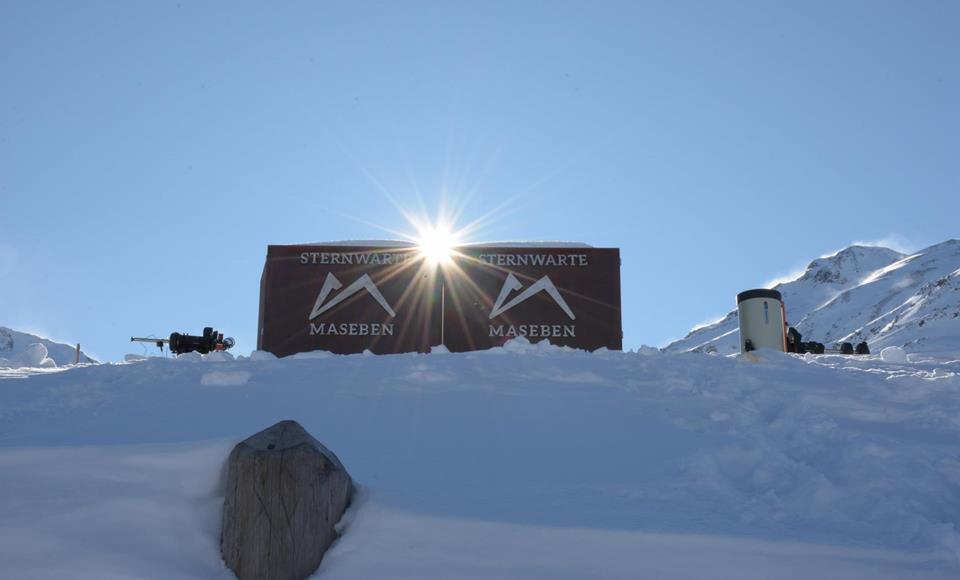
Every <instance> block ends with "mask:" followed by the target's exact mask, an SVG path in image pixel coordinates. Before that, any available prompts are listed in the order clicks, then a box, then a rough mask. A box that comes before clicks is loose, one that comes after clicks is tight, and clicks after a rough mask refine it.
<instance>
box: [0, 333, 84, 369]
mask: <svg viewBox="0 0 960 580" xmlns="http://www.w3.org/2000/svg"><path fill="white" fill-rule="evenodd" d="M41 354H42V356H40V355H41ZM76 356H77V354H76V346H75V345H74V346H71V345H68V344H61V343H58V342H54V341H52V340H49V339H47V338H43V337H41V336H37V335H35V334H29V333H26V332H20V331H17V330H13V329H12V328H7V327H5V326H0V368H4V369H15V368H20V367H36V368H53V367H56V366H63V365H70V364H73V363H74V361H75V360H76ZM80 362H81V363H95V362H96V361H95V360H93V359H91V358H90V357H88V356H87V355H86V354H84V353H83V352H81V353H80Z"/></svg>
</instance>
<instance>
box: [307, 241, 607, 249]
mask: <svg viewBox="0 0 960 580" xmlns="http://www.w3.org/2000/svg"><path fill="white" fill-rule="evenodd" d="M299 245H304V246H331V247H335V246H344V247H361V248H415V247H416V246H417V243H416V242H415V241H412V240H337V241H334V242H309V243H306V244H299ZM457 247H459V248H592V247H593V246H591V245H589V244H585V243H583V242H547V241H543V242H536V241H533V242H477V243H469V242H467V243H463V244H458V245H457Z"/></svg>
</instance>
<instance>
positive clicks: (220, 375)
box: [200, 371, 250, 387]
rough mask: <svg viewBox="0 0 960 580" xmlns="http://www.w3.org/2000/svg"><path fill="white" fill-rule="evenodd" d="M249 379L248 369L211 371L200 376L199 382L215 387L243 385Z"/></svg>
mask: <svg viewBox="0 0 960 580" xmlns="http://www.w3.org/2000/svg"><path fill="white" fill-rule="evenodd" d="M249 380H250V372H249V371H212V372H209V373H204V375H203V376H202V377H200V384H201V385H207V386H215V387H234V386H237V385H245V384H247V382H248V381H249Z"/></svg>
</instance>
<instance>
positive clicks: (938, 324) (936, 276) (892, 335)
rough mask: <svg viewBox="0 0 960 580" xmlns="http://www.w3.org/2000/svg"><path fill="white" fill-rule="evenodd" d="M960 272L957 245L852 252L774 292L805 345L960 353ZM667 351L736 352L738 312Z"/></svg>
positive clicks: (814, 265)
mask: <svg viewBox="0 0 960 580" xmlns="http://www.w3.org/2000/svg"><path fill="white" fill-rule="evenodd" d="M958 269H960V242H958V241H957V240H949V241H946V242H943V243H940V244H937V245H934V246H931V247H929V248H926V249H924V250H921V251H919V252H917V253H915V254H912V255H910V256H905V255H903V254H900V253H898V252H895V251H893V250H890V249H887V248H879V247H863V246H851V247H849V248H847V249H845V250H843V251H841V252H838V253H837V254H834V255H832V256H828V257H825V258H820V259H817V260H814V261H813V262H811V263H810V265H809V266H808V267H807V269H806V271H805V272H804V273H803V275H801V276H800V277H799V278H797V279H795V280H792V281H789V282H785V283H781V284H778V285H776V286H774V288H776V289H777V290H779V291H780V292H781V293H782V294H783V298H784V303H785V304H786V309H787V319H788V321H789V323H790V324H791V325H792V326H795V327H796V328H797V329H798V330H799V331H800V332H801V333H802V334H803V336H804V339H805V340H816V341H818V342H823V343H825V344H827V345H828V346H833V345H834V344H836V343H839V342H844V341H851V342H859V341H860V340H867V341H868V342H869V343H870V345H871V347H872V348H873V349H874V350H879V349H880V348H882V347H884V346H890V345H896V346H903V347H905V348H906V349H908V350H911V351H915V352H917V351H931V350H935V351H939V352H951V351H956V350H957V349H960V319H957V317H956V316H954V314H958V313H960V292H953V291H952V290H951V288H956V275H957V274H956V271H957V270H958ZM958 315H960V314H958ZM928 324H929V326H928ZM934 337H935V338H936V340H934ZM666 348H667V350H669V351H685V350H693V349H697V350H703V351H707V352H720V353H731V352H736V351H737V350H738V349H739V336H738V319H737V312H736V310H735V309H734V310H732V311H731V312H730V313H729V314H728V315H727V316H726V317H725V318H723V319H722V320H720V321H718V322H715V323H713V324H710V325H708V326H705V327H702V328H698V329H695V330H693V331H691V332H690V334H688V335H687V336H686V337H685V338H683V339H681V340H678V341H676V342H674V343H671V344H670V345H668V346H667V347H666Z"/></svg>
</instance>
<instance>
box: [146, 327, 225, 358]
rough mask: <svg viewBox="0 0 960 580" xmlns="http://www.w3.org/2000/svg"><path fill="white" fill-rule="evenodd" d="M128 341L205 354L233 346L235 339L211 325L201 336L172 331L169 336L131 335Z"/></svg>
mask: <svg viewBox="0 0 960 580" xmlns="http://www.w3.org/2000/svg"><path fill="white" fill-rule="evenodd" d="M130 342H151V343H153V344H155V345H157V347H158V348H159V349H160V351H161V352H162V351H163V346H164V345H169V347H170V352H172V353H173V354H184V353H187V352H199V353H200V354H207V353H209V352H214V351H218V350H227V349H230V348H233V345H234V344H236V341H235V340H233V339H232V338H230V337H229V336H228V337H227V338H224V337H223V333H222V332H217V331H216V330H214V329H213V327H212V326H208V327H206V328H204V329H203V335H202V336H195V335H192V334H182V333H179V332H174V333H172V334H171V335H170V338H151V337H140V336H131V337H130Z"/></svg>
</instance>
